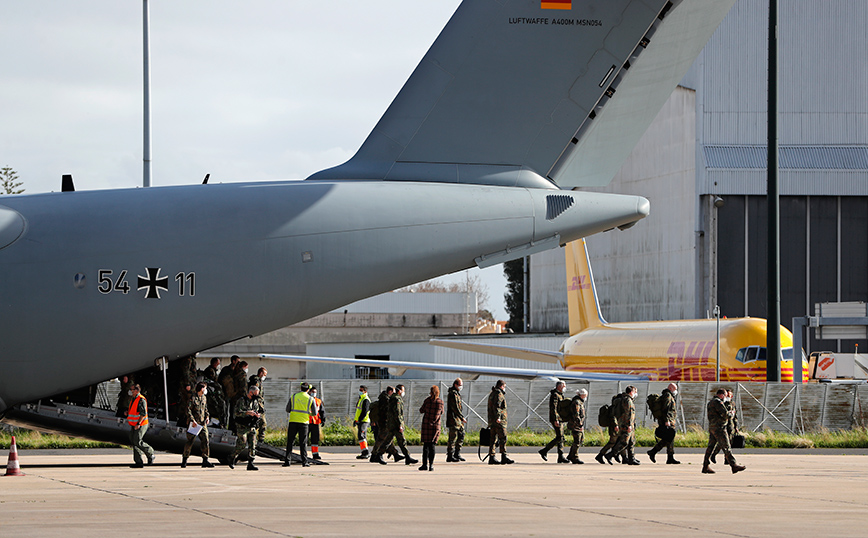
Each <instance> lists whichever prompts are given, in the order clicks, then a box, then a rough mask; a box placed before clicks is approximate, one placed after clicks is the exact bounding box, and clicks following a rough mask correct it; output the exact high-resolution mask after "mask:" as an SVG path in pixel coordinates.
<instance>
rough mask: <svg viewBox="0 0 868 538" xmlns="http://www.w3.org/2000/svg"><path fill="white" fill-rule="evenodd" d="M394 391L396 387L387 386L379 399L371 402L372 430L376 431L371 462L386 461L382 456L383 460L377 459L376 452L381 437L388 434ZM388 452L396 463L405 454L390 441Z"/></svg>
mask: <svg viewBox="0 0 868 538" xmlns="http://www.w3.org/2000/svg"><path fill="white" fill-rule="evenodd" d="M394 392H395V388H394V387H386V390H384V391H382V392H380V395H379V396H378V397H377V401H376V402H374V403H372V404H371V431H372V432H373V433H374V450H373V451H371V459H370V462H371V463H385V461H382V458H380V460H381V461H377V458H375V457H374V453H375V452H376V448H377V445H378V443H379V442H380V439H382V438H383V437H385V436H386V423H387V420H388V417H389V398H390V397H391V396H392V394H394ZM386 453H387V454H389V455H390V456H392V459H393V460H395V463H398V462H399V461H401V460H402V459H404V456H402V455H401V454H399V453H398V449H396V448H395V444H394V443H391V442H390V443H389V446H388V447H386Z"/></svg>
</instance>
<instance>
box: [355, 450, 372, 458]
mask: <svg viewBox="0 0 868 538" xmlns="http://www.w3.org/2000/svg"><path fill="white" fill-rule="evenodd" d="M370 455H371V453H370V452H368V449H367V448H366V449H364V450H362V453H361V454H359V455H358V456H356V459H357V460H366V459H368V457H370Z"/></svg>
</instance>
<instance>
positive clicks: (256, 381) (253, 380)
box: [248, 367, 268, 443]
mask: <svg viewBox="0 0 868 538" xmlns="http://www.w3.org/2000/svg"><path fill="white" fill-rule="evenodd" d="M267 377H268V370H266V369H265V368H264V367H263V368H260V369H259V370H258V371H257V372H256V375H252V376H250V379H249V380H248V384H249V385H256V388H258V389H259V407H261V408H262V410H261V413H262V416H261V417H260V418H259V422H257V424H256V441H257V442H258V443H262V442H264V441H265V429H266V428H267V427H268V423H267V422H266V421H265V391H264V390H263V389H262V382H263V381H265V379H266V378H267Z"/></svg>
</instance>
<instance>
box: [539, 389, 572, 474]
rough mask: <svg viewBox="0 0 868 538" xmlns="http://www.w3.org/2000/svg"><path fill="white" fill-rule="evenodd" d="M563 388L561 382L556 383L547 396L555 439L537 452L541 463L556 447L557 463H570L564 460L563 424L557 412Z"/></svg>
mask: <svg viewBox="0 0 868 538" xmlns="http://www.w3.org/2000/svg"><path fill="white" fill-rule="evenodd" d="M564 387H566V384H565V383H564V382H563V381H558V382H557V384H555V388H553V389H552V390H551V393H550V394H549V422H550V423H551V425H552V429H554V430H555V438H554V439H552V440H551V441H549V443H548V444H547V445H546V446H544V447H543V448H542V449H541V450H540V451H539V455H540V456H541V457H542V459H543V461H548V458H547V457H546V455H547V454H548V453H549V450H551V449H552V448H554V447H555V445H557V447H558V463H569V462H570V461H569V460H568V459H566V458H564V422H563V420H562V417H561V416H560V413H559V411H558V409H559V406H560V403H561V402H562V401H563V400H564Z"/></svg>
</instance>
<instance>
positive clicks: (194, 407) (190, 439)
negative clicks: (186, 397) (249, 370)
mask: <svg viewBox="0 0 868 538" xmlns="http://www.w3.org/2000/svg"><path fill="white" fill-rule="evenodd" d="M207 394H208V387H207V385H205V383H204V382H199V383H197V384H196V392H195V394H194V395H193V397H192V398H190V401H189V402H187V412H186V422H187V444H185V445H184V452H183V455H182V456H181V468H182V469H183V468H184V467H186V466H187V459H188V458H189V457H190V452H191V451H192V450H193V443H194V442H195V441H196V437H199V441H200V443H199V444H200V447H199V449H200V450H201V452H202V467H214V464H213V463H211V462H210V461H208V456H209V455H210V446H209V445H210V443H209V439H208V420H209V418H210V417H209V415H208V401H207V399H206V398H205V397H206V395H207ZM199 426H201V427H202V429H201V430H200V431H199V432H198V433H197V434H195V435H194V434H192V433H190V428H191V427H193V428H197V427H199Z"/></svg>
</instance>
